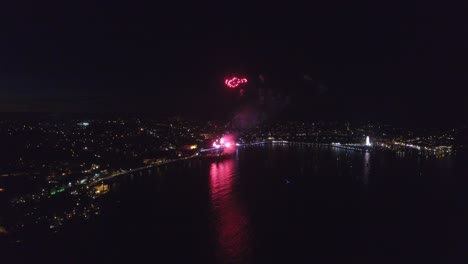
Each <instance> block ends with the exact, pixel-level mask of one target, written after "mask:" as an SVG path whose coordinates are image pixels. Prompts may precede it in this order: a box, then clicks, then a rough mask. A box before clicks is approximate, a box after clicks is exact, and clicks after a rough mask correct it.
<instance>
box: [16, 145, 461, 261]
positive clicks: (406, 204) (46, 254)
mask: <svg viewBox="0 0 468 264" xmlns="http://www.w3.org/2000/svg"><path fill="white" fill-rule="evenodd" d="M467 167H468V164H467V163H466V161H465V160H463V159H462V158H461V157H446V158H440V159H437V158H435V157H428V158H426V157H418V156H417V155H414V156H399V155H396V154H394V153H383V152H372V153H360V152H353V151H346V150H340V149H333V148H328V147H308V146H300V145H295V146H256V147H246V148H242V149H239V150H238V151H237V153H236V154H235V155H234V156H233V157H232V158H229V159H225V160H222V161H218V162H211V161H207V160H191V161H187V162H186V163H183V164H181V165H178V166H173V167H169V168H161V169H154V170H152V172H151V173H149V174H148V173H145V174H144V175H134V176H133V177H130V176H129V177H124V178H122V179H119V180H118V181H116V182H115V183H112V188H113V190H114V191H113V192H112V193H111V194H110V195H108V196H107V197H105V198H104V200H103V205H102V208H103V210H102V216H100V217H97V218H95V219H93V220H92V221H89V222H86V223H77V224H76V225H71V226H69V227H67V228H65V230H64V231H63V232H61V233H59V234H56V235H53V236H46V235H44V236H39V237H36V239H35V240H34V242H30V244H28V245H26V246H23V248H20V249H15V250H16V251H15V250H13V251H12V252H15V254H16V253H18V255H17V257H18V259H21V258H29V259H31V258H36V257H37V259H41V260H42V259H49V260H51V261H54V262H56V261H57V262H60V261H64V262H65V263H73V262H75V263H83V262H91V263H95V262H115V261H128V262H132V263H148V262H151V263H158V262H159V263H350V262H359V263H419V262H420V263H424V262H433V263H434V262H435V263H467V262H466V261H467V260H468V232H467V231H468V228H467V227H468V217H467V216H468V215H467V212H468V188H467V187H468V184H467V180H466V178H467V177H468V169H467ZM24 252H26V253H27V257H24V255H22V254H24ZM41 263H42V262H41Z"/></svg>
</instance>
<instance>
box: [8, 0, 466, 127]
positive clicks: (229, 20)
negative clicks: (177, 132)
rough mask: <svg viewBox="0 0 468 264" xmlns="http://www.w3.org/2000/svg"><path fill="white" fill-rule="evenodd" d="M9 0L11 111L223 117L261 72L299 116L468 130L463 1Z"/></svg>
mask: <svg viewBox="0 0 468 264" xmlns="http://www.w3.org/2000/svg"><path fill="white" fill-rule="evenodd" d="M11 2H14V3H11V4H10V6H7V7H3V8H1V9H2V11H1V16H0V17H1V19H2V21H1V22H2V23H1V24H2V26H1V27H2V30H1V35H0V58H1V60H0V111H1V112H124V113H126V112H135V113H151V114H162V115H165V114H174V113H177V114H182V115H185V114H187V115H192V116H193V115H198V116H211V115H212V114H213V112H219V111H232V109H230V107H233V106H235V102H233V98H232V97H235V96H236V95H235V94H232V93H231V91H228V90H227V89H226V88H225V87H224V86H223V80H224V78H225V77H226V76H228V75H232V74H238V75H242V76H246V77H248V78H249V80H252V82H251V83H252V85H253V84H254V83H255V81H256V80H258V76H259V75H260V74H262V75H263V76H264V77H265V80H266V81H265V82H266V83H267V84H268V85H269V87H270V88H271V89H272V90H274V91H275V93H277V94H278V95H279V96H281V97H291V98H292V99H291V100H292V102H291V105H294V107H291V108H287V109H284V111H285V112H286V113H289V114H290V115H292V116H296V115H297V116H301V118H302V117H303V118H337V119H343V118H345V119H366V118H370V119H385V120H387V119H388V120H405V121H406V122H410V121H411V120H415V121H424V122H428V123H431V122H434V123H440V122H442V123H444V122H450V123H459V122H466V121H467V116H468V111H467V106H466V102H467V99H468V97H467V96H465V95H464V90H465V89H466V87H467V84H468V67H467V65H468V64H467V61H468V39H467V36H468V35H467V33H468V21H467V19H466V15H465V14H466V12H465V10H466V8H465V7H463V6H448V5H446V6H441V5H440V4H442V3H441V2H439V3H437V4H436V3H434V4H432V3H431V2H428V1H419V2H411V1H388V3H386V4H383V3H372V2H375V1H368V2H367V3H366V2H356V1H342V2H339V1H316V2H309V3H308V4H307V5H302V6H301V5H292V4H291V6H288V5H286V4H285V3H281V4H279V5H275V4H273V3H262V4H252V3H241V2H233V1H217V2H215V3H207V4H202V3H198V2H197V3H192V4H185V3H183V2H178V1H174V4H173V5H172V6H169V5H168V4H167V3H166V4H162V3H159V1H151V2H149V3H148V4H142V3H139V2H136V1H128V2H124V1H93V2H89V3H86V2H85V1H76V2H75V3H72V2H69V1H60V2H59V1H57V2H50V1H49V2H48V1H34V2H32V3H31V2H30V3H24V2H21V3H20V1H11ZM96 2H99V3H96ZM377 2H381V1H377ZM444 4H445V3H444ZM13 5H14V6H13ZM305 76H306V78H305ZM309 80H313V81H309ZM317 83H320V85H321V87H324V88H323V89H318V90H319V91H318V92H317V91H316V89H315V88H314V87H315V86H314V85H316V84H317ZM308 89H310V90H308Z"/></svg>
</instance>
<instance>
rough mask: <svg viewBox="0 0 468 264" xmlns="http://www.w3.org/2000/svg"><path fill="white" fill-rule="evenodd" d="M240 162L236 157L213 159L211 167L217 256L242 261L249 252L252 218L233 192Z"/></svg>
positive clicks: (211, 191)
mask: <svg viewBox="0 0 468 264" xmlns="http://www.w3.org/2000/svg"><path fill="white" fill-rule="evenodd" d="M236 176H238V173H237V164H236V163H235V161H234V160H232V159H230V160H224V161H222V162H214V163H212V164H211V167H210V197H211V205H212V210H213V218H214V219H213V222H214V223H213V224H214V226H215V228H216V235H217V241H218V243H217V244H218V246H219V247H220V248H219V251H218V252H219V255H220V256H218V258H221V259H230V260H235V261H242V260H245V259H246V258H248V256H249V252H248V251H249V248H250V246H249V244H250V243H249V242H250V241H249V231H248V229H249V222H248V217H247V216H246V213H245V210H244V209H243V208H242V207H241V206H240V203H239V202H238V201H237V200H236V197H235V195H234V185H235V181H236Z"/></svg>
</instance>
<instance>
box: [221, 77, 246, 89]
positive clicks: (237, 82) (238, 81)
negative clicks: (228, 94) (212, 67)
mask: <svg viewBox="0 0 468 264" xmlns="http://www.w3.org/2000/svg"><path fill="white" fill-rule="evenodd" d="M224 83H225V84H226V85H227V87H229V88H236V87H237V86H239V85H240V84H242V83H247V79H246V78H237V77H232V78H231V79H226V80H224Z"/></svg>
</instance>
